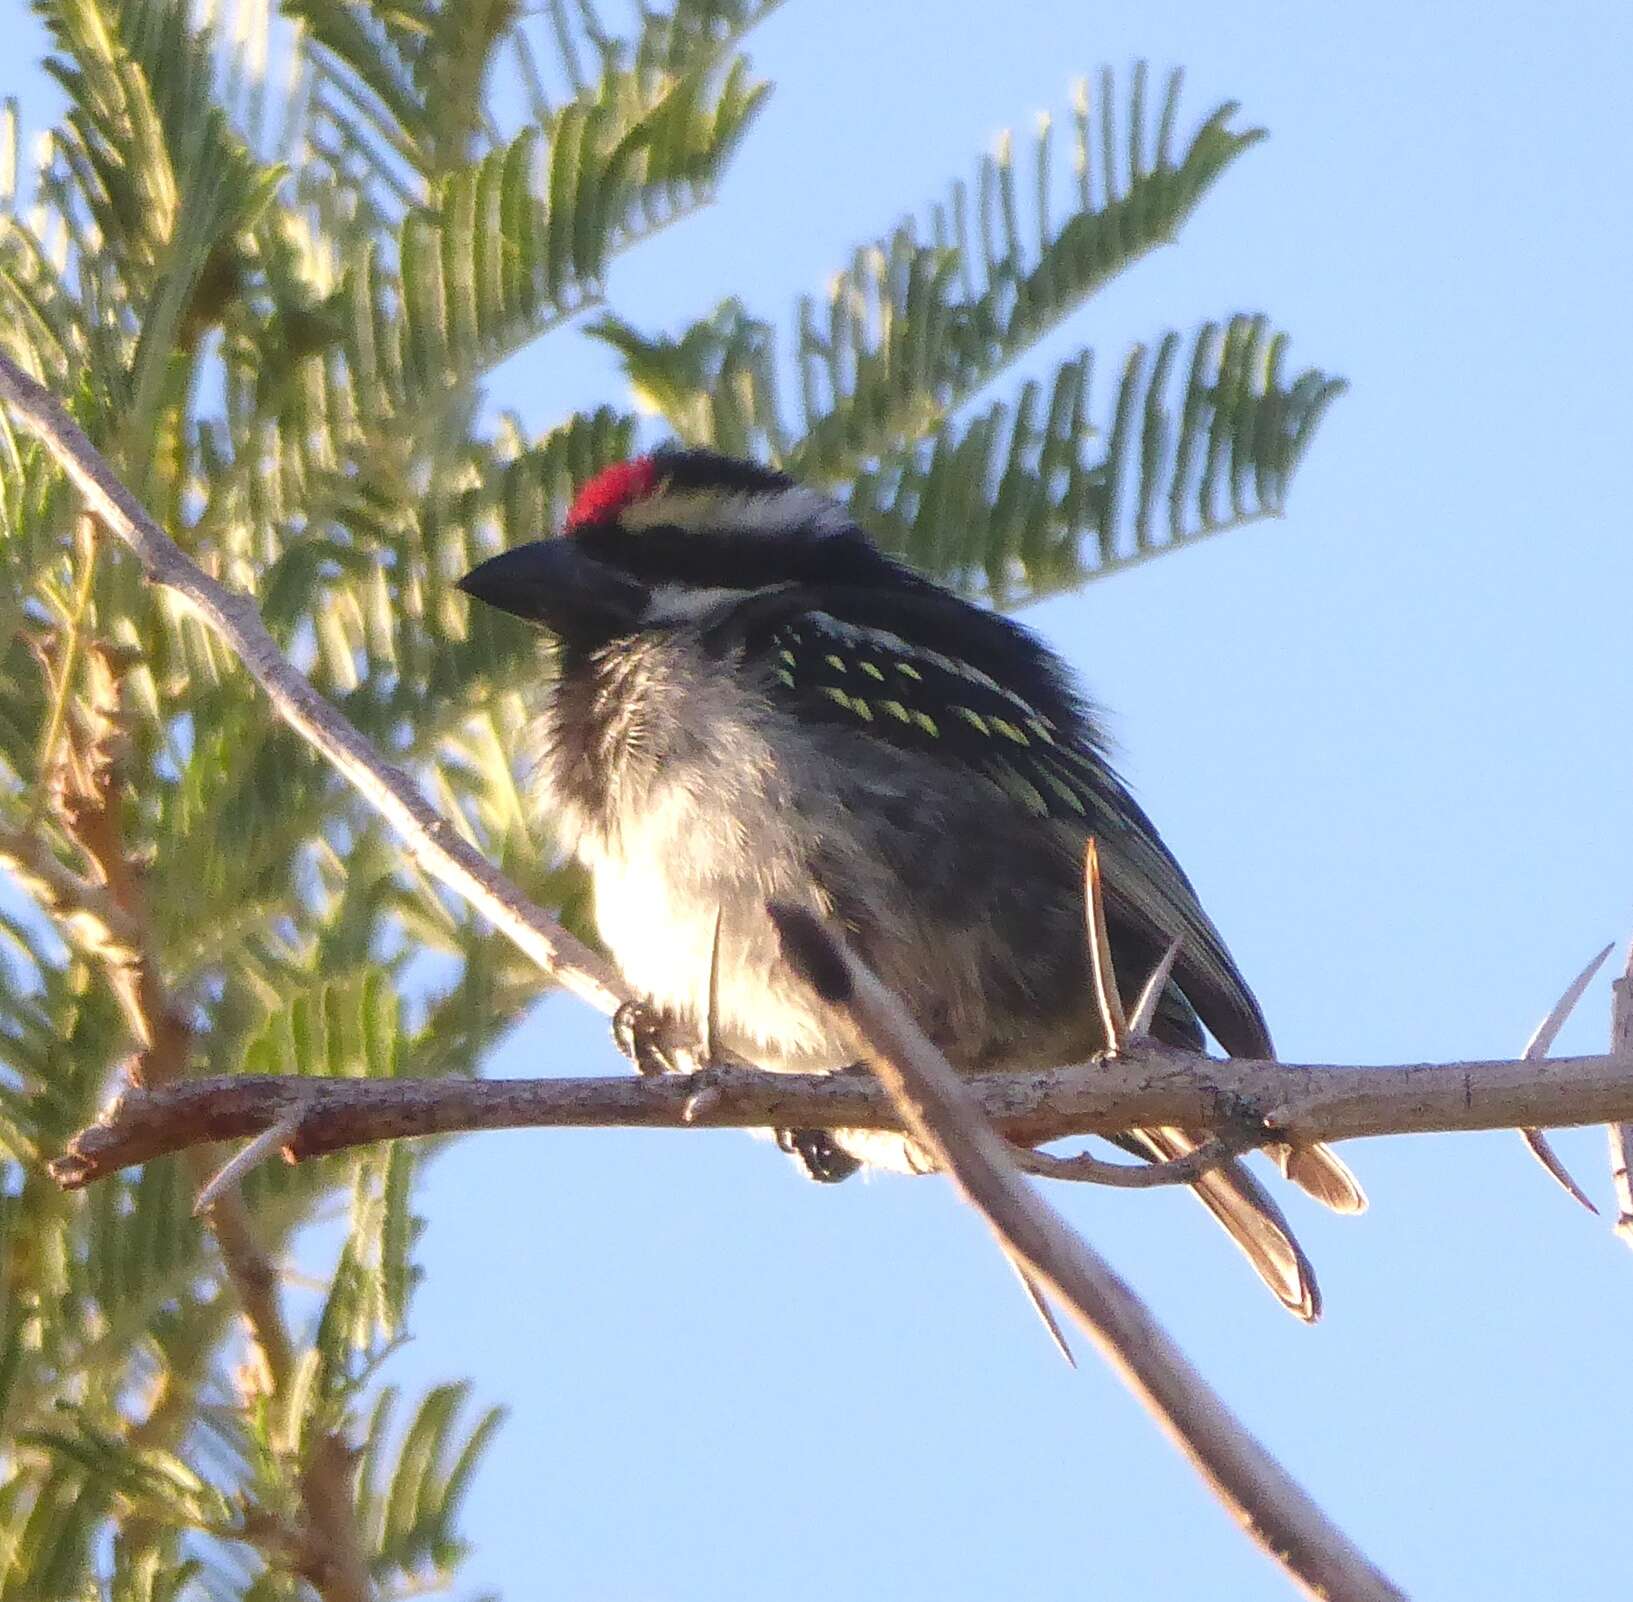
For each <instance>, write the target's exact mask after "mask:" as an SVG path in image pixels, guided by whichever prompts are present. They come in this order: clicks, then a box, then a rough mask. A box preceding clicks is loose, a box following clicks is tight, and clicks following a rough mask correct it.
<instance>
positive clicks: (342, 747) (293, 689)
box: [0, 355, 630, 1014]
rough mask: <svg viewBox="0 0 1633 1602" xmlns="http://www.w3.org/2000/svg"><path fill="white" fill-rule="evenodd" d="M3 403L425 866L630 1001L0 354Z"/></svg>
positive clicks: (603, 999) (505, 928)
mask: <svg viewBox="0 0 1633 1602" xmlns="http://www.w3.org/2000/svg"><path fill="white" fill-rule="evenodd" d="M0 400H4V401H5V403H6V404H7V405H8V406H9V407H10V408H11V410H12V412H13V414H14V415H15V416H16V418H17V420H18V421H19V422H20V423H21V424H22V425H23V426H24V427H25V428H26V429H27V430H28V431H29V432H30V433H31V434H33V435H34V436H35V437H36V438H37V439H38V440H39V441H40V442H41V443H42V444H43V445H44V446H45V448H46V449H47V450H48V451H50V453H51V454H52V456H54V457H55V458H56V460H57V462H58V463H59V464H60V465H61V467H62V468H63V471H64V472H66V473H67V475H68V477H69V478H70V479H71V480H72V481H73V483H74V485H75V487H76V488H77V489H78V490H79V492H80V494H81V495H82V496H83V497H84V499H85V504H86V505H87V507H89V509H90V510H91V511H92V512H93V513H94V514H95V516H96V518H97V520H98V521H99V522H100V523H101V525H102V526H103V527H104V528H105V529H107V530H108V532H109V533H111V534H113V535H114V536H115V537H116V538H117V539H119V540H120V541H121V542H122V543H124V544H125V545H128V546H129V547H130V549H131V550H132V551H134V552H135V553H136V556H137V558H138V560H139V561H140V562H141V564H142V569H143V571H144V572H145V573H146V575H147V577H148V578H149V579H150V580H152V582H153V583H155V584H158V585H160V586H162V587H163V588H165V589H167V590H170V591H172V592H173V593H174V594H176V595H178V596H180V597H181V598H182V600H184V601H185V602H187V604H188V605H189V606H191V607H192V609H193V610H194V611H195V612H196V613H197V614H198V616H199V618H200V619H201V620H202V621H203V622H204V624H205V625H206V626H207V627H208V628H209V629H210V630H211V631H212V632H213V633H215V634H216V635H218V636H219V637H220V638H221V640H223V641H224V642H225V643H226V645H227V646H228V647H229V648H230V649H231V650H232V652H233V653H234V655H236V656H237V657H238V658H239V660H240V661H241V662H243V664H244V666H245V667H246V668H247V669H248V670H249V672H250V675H251V676H252V677H253V678H254V679H255V681H256V682H257V683H258V684H259V685H260V686H261V688H262V689H264V690H265V691H266V693H267V695H268V696H269V697H270V699H271V701H272V704H273V706H274V707H276V708H277V711H278V715H279V716H280V717H281V718H282V719H283V720H284V721H285V722H286V723H287V724H288V725H289V726H290V727H291V728H292V729H294V730H295V732H296V733H297V734H299V735H300V736H301V738H302V739H304V740H305V741H306V742H307V744H309V745H310V746H311V747H312V748H313V749H314V750H316V751H317V752H319V753H320V754H321V755H322V756H323V757H324V758H325V759H326V760H327V761H328V762H329V763H331V764H332V765H333V766H334V768H335V769H336V770H337V771H338V772H339V773H340V774H341V775H342V776H343V777H344V778H345V779H346V780H348V781H349V782H350V784H351V785H352V787H353V788H354V789H355V790H356V791H357V792H358V794H359V795H361V796H362V797H363V799H364V800H365V801H367V802H368V803H369V805H370V806H372V807H373V808H374V809H375V810H376V811H377V812H379V813H380V814H381V816H382V817H384V818H385V819H386V821H387V822H388V823H390V824H391V825H392V827H393V828H394V829H396V831H397V833H398V834H399V835H400V836H401V837H402V840H403V844H404V845H405V846H406V847H407V849H408V853H409V855H410V856H412V857H413V858H414V860H415V861H416V862H418V863H419V864H420V866H421V867H423V868H424V869H425V870H426V872H427V873H429V874H431V875H432V876H433V877H434V878H436V879H439V880H441V882H442V883H443V884H445V885H447V886H448V888H449V889H450V890H453V891H454V892H455V893H456V894H458V895H461V896H463V897H464V898H465V899H466V900H467V901H469V902H470V903H471V905H472V906H474V907H475V908H476V909H477V910H478V911H479V912H481V913H483V914H484V915H485V916H486V917H488V918H489V919H491V920H492V922H493V925H494V927H495V928H497V929H499V930H500V931H502V932H503V933H504V934H506V935H508V936H509V937H510V939H511V940H512V941H514V942H515V944H516V945H517V946H518V947H519V948H520V949H521V950H522V951H523V952H525V953H526V954H527V955H528V956H529V957H531V958H532V959H533V961H534V962H536V963H537V964H538V965H539V967H540V968H542V969H543V970H544V972H545V973H546V974H547V975H549V976H550V977H551V978H552V979H554V980H556V982H557V983H558V984H561V985H563V986H564V987H565V988H566V989H568V990H571V991H573V993H574V994H575V995H578V996H580V997H581V998H582V999H584V1000H585V1001H588V1002H589V1003H590V1004H591V1006H593V1007H597V1008H599V1009H600V1010H601V1011H602V1012H604V1013H608V1014H611V1013H613V1012H615V1011H616V1010H617V1008H618V1007H619V1005H620V1004H621V1003H622V1002H624V1001H627V1000H629V999H630V995H629V991H628V989H627V987H626V986H625V985H624V984H623V983H622V981H621V980H619V978H618V977H617V975H616V974H614V973H613V971H612V968H611V967H610V965H609V964H608V963H607V962H605V961H604V960H603V959H602V958H601V957H599V956H597V955H596V953H595V952H593V951H592V950H590V948H589V947H588V946H586V945H585V944H584V943H583V942H582V941H580V940H576V939H574V937H573V936H572V935H570V934H569V933H568V932H567V931H566V930H565V929H563V928H562V926H561V925H560V923H558V922H557V921H556V920H555V919H554V918H552V917H551V916H550V915H549V914H548V913H546V912H544V911H543V910H542V909H540V908H539V907H536V906H534V905H533V903H532V902H531V901H529V900H528V899H527V898H526V897H525V896H524V895H522V893H521V892H520V891H519V890H517V889H516V887H515V886H514V885H513V884H511V883H510V881H509V880H508V879H506V878H505V877H504V875H503V874H501V873H499V872H498V871H497V870H496V869H495V868H494V867H493V866H492V865H491V864H490V863H488V862H487V861H486V860H485V859H484V858H483V857H482V856H481V855H480V854H479V853H478V852H477V851H475V850H474V849H473V848H472V847H470V846H469V845H467V844H466V843H465V841H464V840H463V839H461V838H460V836H459V834H458V833H457V832H456V831H455V829H454V828H453V826H452V825H451V824H450V823H449V822H448V820H447V819H446V818H443V817H441V816H439V814H438V813H437V811H436V809H435V808H433V807H432V806H431V805H430V804H429V803H428V802H427V801H426V800H425V798H424V797H423V796H422V795H421V794H420V793H419V791H418V790H416V789H415V788H414V785H413V783H412V782H411V781H410V780H409V778H408V776H407V775H406V774H405V773H403V772H402V770H401V769H400V768H395V767H393V766H391V764H390V763H388V762H386V761H384V760H383V759H382V758H381V756H380V755H379V753H378V752H377V751H375V749H374V748H373V747H372V746H371V745H370V744H369V742H368V741H367V740H366V739H364V737H363V736H362V735H361V734H360V733H359V732H358V730H357V729H356V727H354V725H353V724H352V723H350V722H349V721H348V720H347V719H346V718H345V717H343V716H342V715H341V714H340V713H339V712H337V711H336V710H335V709H334V708H333V707H332V706H330V705H329V704H328V702H326V701H325V700H324V699H323V698H322V697H321V696H320V695H319V694H318V693H317V691H316V690H314V689H313V688H312V686H311V685H310V684H308V683H307V682H306V680H305V679H304V678H303V677H302V676H301V675H300V673H298V672H297V671H296V670H295V668H293V667H292V666H291V665H290V663H289V662H288V661H287V660H286V658H285V657H284V655H283V653H282V652H281V651H280V650H279V649H278V644H277V642H276V641H275V640H274V639H273V638H272V636H271V635H270V634H269V633H268V632H267V629H266V625H265V624H264V623H262V621H261V615H260V613H259V612H258V611H257V610H256V608H255V604H254V602H253V601H252V600H251V599H250V598H249V597H248V596H247V595H242V594H239V593H237V592H236V591H233V590H229V589H227V588H226V587H225V586H224V585H221V584H218V583H217V582H216V581H215V580H214V579H212V578H210V577H209V576H208V575H207V574H206V573H205V572H204V571H203V570H202V569H201V568H200V567H199V566H198V565H197V564H196V563H195V562H193V561H192V560H191V559H190V558H189V557H188V556H187V555H186V554H185V553H184V552H183V551H182V550H181V548H180V547H179V546H178V545H177V544H176V543H175V541H174V540H172V539H171V538H170V537H169V535H167V534H166V533H165V532H164V531H163V530H162V529H161V528H160V527H159V526H158V524H157V523H155V522H154V521H153V519H152V518H151V517H149V516H148V514H147V512H146V511H145V510H144V509H143V507H142V506H141V504H140V503H139V502H138V501H137V500H136V498H135V496H133V495H132V494H131V493H130V491H129V490H128V489H126V488H125V486H124V485H123V484H121V483H120V482H119V480H118V478H117V477H116V476H115V475H114V472H113V469H112V468H110V467H109V466H108V464H107V462H106V461H105V460H104V459H103V457H102V456H101V454H100V453H99V452H98V451H97V449H96V447H95V446H94V445H92V444H91V442H90V440H88V439H87V438H86V437H85V435H84V433H83V432H82V431H81V430H80V428H79V426H78V424H76V423H75V422H74V420H73V419H72V418H71V417H70V416H69V415H68V413H67V412H66V411H65V410H64V409H63V407H62V406H61V405H60V404H59V403H58V401H57V400H56V399H55V398H54V397H53V396H52V395H51V393H50V392H49V391H48V390H46V389H45V388H44V387H43V386H42V385H40V384H37V383H36V382H35V381H34V380H33V379H32V378H30V377H29V376H28V375H27V374H26V373H25V372H23V370H22V369H21V368H20V367H18V366H17V364H16V363H15V362H13V361H12V360H11V359H10V358H9V357H7V356H4V355H0Z"/></svg>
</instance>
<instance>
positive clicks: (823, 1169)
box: [775, 1129, 862, 1185]
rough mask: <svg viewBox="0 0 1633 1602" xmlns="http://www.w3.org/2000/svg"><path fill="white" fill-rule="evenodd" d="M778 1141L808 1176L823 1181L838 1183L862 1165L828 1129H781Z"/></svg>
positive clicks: (778, 1133) (781, 1147)
mask: <svg viewBox="0 0 1633 1602" xmlns="http://www.w3.org/2000/svg"><path fill="white" fill-rule="evenodd" d="M775 1133H776V1136H777V1145H778V1147H779V1149H780V1150H782V1151H785V1152H787V1153H788V1155H789V1156H790V1157H792V1158H793V1159H794V1160H795V1161H796V1162H797V1163H798V1164H799V1165H800V1167H801V1168H803V1169H804V1170H805V1177H806V1178H807V1179H814V1180H816V1182H817V1183H818V1184H819V1185H837V1184H838V1183H839V1181H840V1180H842V1179H849V1178H850V1177H851V1175H852V1174H854V1173H855V1172H856V1170H857V1169H858V1168H860V1167H861V1166H862V1165H861V1163H860V1162H859V1161H858V1160H857V1159H856V1158H854V1157H853V1156H851V1154H850V1153H849V1152H848V1151H846V1150H845V1148H844V1147H843V1146H841V1145H840V1144H839V1142H838V1141H837V1140H835V1139H834V1137H833V1131H832V1130H828V1129H779V1130H777V1131H776V1132H775Z"/></svg>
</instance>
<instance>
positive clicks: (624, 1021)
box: [612, 1000, 682, 1076]
mask: <svg viewBox="0 0 1633 1602" xmlns="http://www.w3.org/2000/svg"><path fill="white" fill-rule="evenodd" d="M612 1038H613V1041H614V1043H615V1044H616V1045H617V1047H618V1049H619V1050H620V1051H621V1052H622V1053H623V1054H624V1055H625V1056H626V1057H627V1058H628V1059H629V1060H630V1062H631V1063H633V1064H634V1067H635V1071H636V1072H637V1073H639V1074H646V1075H648V1076H656V1075H658V1074H673V1073H679V1072H681V1071H682V1065H681V1064H680V1063H679V1062H678V1061H677V1059H676V1055H675V1052H676V1041H675V1021H674V1019H673V1018H671V1017H670V1015H669V1014H668V1013H666V1012H664V1011H663V1010H662V1009H661V1008H659V1007H654V1006H653V1005H652V1003H651V1002H650V1001H639V1000H637V1001H626V1002H625V1003H624V1004H623V1006H621V1007H620V1008H619V1009H618V1010H617V1012H615V1013H614V1014H613V1015H612Z"/></svg>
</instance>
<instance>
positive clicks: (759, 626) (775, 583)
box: [459, 450, 1081, 727]
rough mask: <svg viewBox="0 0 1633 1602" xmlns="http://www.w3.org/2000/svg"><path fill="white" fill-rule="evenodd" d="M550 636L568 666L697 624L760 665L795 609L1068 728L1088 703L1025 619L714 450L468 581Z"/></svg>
mask: <svg viewBox="0 0 1633 1602" xmlns="http://www.w3.org/2000/svg"><path fill="white" fill-rule="evenodd" d="M459 587H460V588H461V589H462V590H464V591H465V592H466V593H467V594H468V595H471V596H474V597H475V598H476V599H477V600H480V601H485V602H486V603H487V604H488V605H490V606H496V607H498V608H499V609H500V610H501V611H505V612H510V613H512V614H513V615H514V616H516V617H520V618H524V619H526V620H527V621H528V622H530V623H536V624H538V625H539V626H540V627H542V628H545V629H548V630H549V631H550V632H551V633H552V634H554V635H555V636H556V637H557V638H558V639H559V640H560V641H561V642H562V644H563V645H564V646H565V647H566V649H567V652H568V663H567V665H568V667H569V669H571V667H572V665H573V663H574V662H578V661H583V660H584V659H585V657H586V655H587V654H588V653H591V652H595V651H597V650H598V649H599V648H600V647H603V646H606V645H608V644H611V643H613V642H615V641H617V640H619V639H622V638H626V637H629V636H633V635H636V634H641V633H645V632H647V631H652V630H664V629H693V630H697V631H698V633H699V634H700V635H701V636H702V639H703V643H704V644H705V645H707V646H708V647H709V648H710V649H712V650H714V651H716V652H717V653H719V654H721V655H725V654H727V653H729V652H735V651H741V652H742V653H744V654H746V655H747V656H754V655H755V654H756V653H757V652H758V651H760V650H762V649H763V648H764V647H765V646H766V644H767V642H768V640H769V639H770V637H771V635H772V634H773V633H774V632H775V630H776V627H777V626H778V624H779V623H780V622H782V621H785V620H786V619H787V618H788V617H790V616H794V615H797V614H799V613H801V612H810V613H820V614H822V615H824V616H826V617H828V618H830V619H837V620H839V622H840V623H842V624H846V625H850V626H852V627H855V628H861V629H865V630H873V631H875V632H876V633H881V632H882V633H887V634H889V635H891V636H893V637H895V638H898V639H900V640H902V641H908V642H911V643H912V644H914V645H915V646H917V647H919V648H922V649H924V650H928V651H931V652H934V653H937V654H938V655H940V656H944V657H946V658H949V659H954V660H957V661H960V662H963V663H965V664H967V665H968V666H969V667H970V668H971V669H973V670H974V671H976V672H978V673H982V674H986V675H988V676H989V677H991V678H992V679H994V680H996V681H997V682H999V683H1002V684H1005V685H1007V686H1009V687H1011V688H1012V689H1014V690H1015V691H1016V692H1017V693H1018V694H1020V695H1022V696H1024V697H1025V698H1026V699H1027V700H1028V701H1029V702H1030V703H1031V704H1032V705H1033V706H1035V707H1036V708H1037V709H1038V710H1039V711H1040V712H1042V713H1043V714H1044V715H1046V716H1048V717H1050V718H1052V719H1053V720H1054V721H1055V722H1056V723H1057V724H1059V725H1060V726H1062V727H1066V726H1067V725H1068V724H1070V723H1072V722H1074V721H1075V720H1077V719H1078V718H1079V717H1080V715H1081V714H1080V710H1079V703H1078V701H1077V700H1076V698H1075V696H1074V695H1073V694H1072V692H1071V691H1070V689H1069V688H1068V687H1067V685H1066V683H1065V680H1064V678H1063V676H1062V670H1061V668H1060V664H1058V663H1057V662H1056V661H1055V660H1054V659H1053V658H1052V657H1051V656H1050V655H1049V653H1048V652H1047V651H1046V650H1045V649H1044V648H1043V646H1042V645H1041V644H1040V643H1039V642H1038V641H1037V640H1036V639H1034V638H1033V637H1032V635H1031V634H1029V633H1028V632H1027V631H1026V630H1025V629H1023V628H1022V627H1021V626H1020V625H1019V624H1017V623H1014V622H1012V621H1011V620H1009V619H1008V618H1004V617H1000V616H998V615H997V614H996V613H993V612H989V611H986V610H985V609H983V608H981V607H977V606H972V605H971V604H970V603H969V602H968V601H965V600H963V599H962V598H961V597H959V596H956V595H954V594H952V593H951V592H950V591H948V590H945V589H943V588H942V587H941V586H940V585H938V584H934V583H932V582H931V581H930V580H928V579H926V578H924V577H922V576H921V575H920V574H917V573H915V572H913V571H912V569H911V568H908V567H904V566H903V565H902V564H901V563H900V562H897V561H896V560H894V559H893V558H892V557H889V556H887V555H885V554H884V552H882V551H880V550H879V549H878V548H877V547H876V546H875V545H874V544H873V543H872V542H871V541H870V540H869V539H868V537H867V536H866V535H865V534H864V533H863V532H862V530H861V529H860V528H859V527H857V525H856V524H855V523H854V522H853V521H852V519H851V517H850V514H849V513H848V512H846V511H845V509H844V508H843V507H842V506H840V505H839V504H838V503H837V502H836V501H834V500H832V499H831V498H829V497H828V496H826V495H824V494H822V493H821V492H820V491H818V490H814V489H811V488H809V487H807V486H806V485H803V484H800V483H798V482H796V481H795V480H794V479H792V478H790V477H789V476H788V475H787V474H786V473H779V472H776V471H774V470H772V469H770V468H765V467H759V466H756V465H755V464H754V463H752V462H742V461H736V460H734V459H732V458H731V457H727V456H720V455H717V454H715V453H714V452H713V451H702V450H664V451H658V452H656V453H655V454H653V455H651V456H640V457H636V458H635V459H634V460H632V461H628V462H621V463H619V464H618V465H617V466H616V467H609V468H607V469H606V470H605V471H604V472H602V473H600V474H598V475H597V476H596V477H595V478H593V479H591V481H590V482H589V483H588V484H587V485H585V487H584V489H583V490H582V491H581V492H580V494H579V496H578V499H577V500H576V501H574V503H573V506H572V510H571V511H570V512H569V513H568V514H567V522H566V526H565V528H564V529H563V531H562V533H561V534H560V535H559V536H558V537H557V538H555V539H549V540H537V541H534V542H533V543H532V544H529V545H519V546H517V547H515V548H514V549H513V550H509V551H506V552H504V553H503V554H502V555H500V556H495V557H493V558H492V559H491V560H489V561H486V562H483V563H482V564H481V566H479V567H477V568H474V569H473V570H472V571H471V572H469V573H467V574H466V575H465V577H464V578H463V579H461V580H460V586H459Z"/></svg>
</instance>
